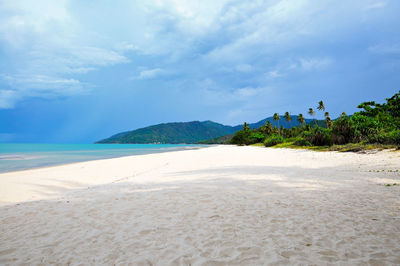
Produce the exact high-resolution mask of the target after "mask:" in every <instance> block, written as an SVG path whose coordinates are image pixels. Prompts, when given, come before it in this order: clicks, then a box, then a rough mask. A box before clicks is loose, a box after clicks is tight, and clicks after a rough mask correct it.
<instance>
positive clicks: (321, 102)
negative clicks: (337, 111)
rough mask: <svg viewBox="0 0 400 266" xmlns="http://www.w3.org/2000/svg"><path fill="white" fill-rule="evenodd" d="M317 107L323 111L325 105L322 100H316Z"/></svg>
mask: <svg viewBox="0 0 400 266" xmlns="http://www.w3.org/2000/svg"><path fill="white" fill-rule="evenodd" d="M317 109H318V110H320V111H325V105H324V102H323V101H319V102H318V107H317Z"/></svg>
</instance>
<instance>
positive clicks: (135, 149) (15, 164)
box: [0, 143, 205, 173]
mask: <svg viewBox="0 0 400 266" xmlns="http://www.w3.org/2000/svg"><path fill="white" fill-rule="evenodd" d="M204 146H205V145H190V144H26V143H23V144H22V143H0V173H5V172H12V171H18V170H27V169H32V168H40V167H46V166H54V165H61V164H68V163H74V162H84V161H91V160H99V159H108V158H116V157H122V156H130V155H142V154H150V153H160V152H168V151H180V150H188V149H199V148H201V147H204Z"/></svg>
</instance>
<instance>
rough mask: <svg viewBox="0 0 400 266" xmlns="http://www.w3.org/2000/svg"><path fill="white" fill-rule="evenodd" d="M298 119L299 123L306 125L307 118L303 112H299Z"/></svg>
mask: <svg viewBox="0 0 400 266" xmlns="http://www.w3.org/2000/svg"><path fill="white" fill-rule="evenodd" d="M297 121H299V123H300V124H301V125H302V126H303V125H304V122H305V119H304V116H303V114H299V116H298V117H297Z"/></svg>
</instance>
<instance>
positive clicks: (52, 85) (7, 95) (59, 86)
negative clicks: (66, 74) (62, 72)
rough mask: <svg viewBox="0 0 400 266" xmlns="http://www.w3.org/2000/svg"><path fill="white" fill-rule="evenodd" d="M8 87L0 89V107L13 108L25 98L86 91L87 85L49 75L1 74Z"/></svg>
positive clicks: (78, 93) (62, 95)
mask: <svg viewBox="0 0 400 266" xmlns="http://www.w3.org/2000/svg"><path fill="white" fill-rule="evenodd" d="M1 79H2V80H3V81H5V82H6V83H7V85H8V87H9V88H8V89H4V90H0V108H3V109H7V108H14V107H15V105H16V104H17V103H18V102H19V101H21V100H24V99H26V98H30V97H38V98H44V99H54V98H58V97H65V96H75V95H82V94H86V93H88V88H87V87H88V86H84V84H83V83H82V82H80V81H79V80H76V79H65V78H59V77H49V76H2V77H1Z"/></svg>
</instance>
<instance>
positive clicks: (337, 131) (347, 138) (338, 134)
mask: <svg viewBox="0 0 400 266" xmlns="http://www.w3.org/2000/svg"><path fill="white" fill-rule="evenodd" d="M356 135H357V134H356V129H355V127H354V122H353V120H352V119H350V118H349V117H347V116H344V115H342V116H341V117H339V118H338V119H337V120H336V121H335V122H334V123H333V126H332V141H333V143H335V144H346V143H350V142H354V141H358V140H357V138H356ZM311 143H313V142H311ZM313 144H314V143H313Z"/></svg>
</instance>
